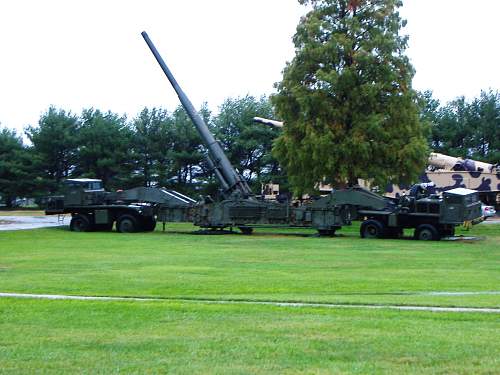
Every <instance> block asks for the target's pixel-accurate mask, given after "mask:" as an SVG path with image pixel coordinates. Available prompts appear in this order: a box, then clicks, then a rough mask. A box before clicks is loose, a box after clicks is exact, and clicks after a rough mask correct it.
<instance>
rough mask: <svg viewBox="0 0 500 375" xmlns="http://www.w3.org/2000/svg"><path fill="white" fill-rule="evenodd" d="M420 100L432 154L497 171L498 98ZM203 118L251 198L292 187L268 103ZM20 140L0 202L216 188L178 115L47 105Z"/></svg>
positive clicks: (4, 172) (2, 164)
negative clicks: (74, 187)
mask: <svg viewBox="0 0 500 375" xmlns="http://www.w3.org/2000/svg"><path fill="white" fill-rule="evenodd" d="M419 102H420V117H421V119H422V122H424V123H427V124H429V127H428V128H429V131H428V144H429V148H430V149H432V150H434V151H436V152H442V153H445V154H448V155H452V156H460V157H468V158H472V159H476V160H482V161H486V162H490V163H500V94H499V93H498V92H493V91H484V92H482V93H481V95H480V96H479V97H477V98H474V99H472V100H470V101H467V100H466V99H465V98H464V97H459V98H457V99H455V100H452V101H450V102H448V103H446V104H445V105H441V104H440V103H439V101H438V100H436V99H435V98H433V97H432V93H431V92H425V93H422V94H420V101H419ZM199 113H200V114H201V116H202V117H203V118H204V120H205V122H206V123H207V125H208V126H209V127H210V130H211V131H212V132H213V133H214V134H215V135H216V138H217V139H218V140H219V141H220V143H221V145H222V147H223V148H224V150H225V152H226V153H227V155H228V157H229V159H230V161H231V163H232V164H233V165H234V166H235V167H236V168H237V169H238V170H239V171H240V173H242V175H243V176H244V177H245V178H246V179H247V180H248V181H249V182H250V184H251V185H253V188H254V191H259V190H260V184H261V183H263V182H264V183H265V182H270V181H274V182H276V183H280V185H281V187H282V189H286V188H287V187H288V181H287V177H286V173H285V171H284V170H283V168H282V167H280V164H279V163H278V160H277V159H276V158H275V157H274V156H273V153H272V147H273V141H274V140H275V139H276V138H277V137H278V136H279V135H280V132H281V131H280V130H279V129H273V128H270V127H267V126H264V125H261V124H256V123H254V122H253V121H252V119H253V117H254V116H260V117H266V118H274V116H275V115H274V110H273V106H272V105H271V103H270V100H269V98H267V97H261V98H255V97H252V96H246V97H242V98H229V99H227V100H225V101H224V103H223V104H222V105H221V106H220V108H219V112H218V114H216V115H213V114H212V113H211V111H210V110H209V109H208V107H207V106H206V105H203V106H202V108H201V109H200V110H199ZM24 134H25V136H26V138H27V139H28V140H29V142H24V141H23V137H22V134H18V133H17V132H16V131H14V130H11V129H9V128H7V127H4V126H2V127H1V128H0V195H1V196H2V199H3V203H4V204H6V205H7V206H9V205H11V204H12V203H13V201H14V199H15V198H16V197H41V196H45V195H48V194H54V193H57V192H58V189H59V188H60V186H61V181H62V180H64V179H66V178H72V177H73V178H75V177H89V178H100V179H102V180H103V181H104V184H105V186H106V187H107V189H109V190H112V189H126V188H130V187H133V186H158V187H167V188H172V189H176V190H178V191H181V192H184V193H186V194H190V195H196V194H212V195H215V194H216V192H217V189H218V182H217V181H216V180H215V178H214V175H213V173H212V171H211V170H210V167H209V166H208V164H207V163H206V161H205V159H204V156H205V153H206V151H205V147H204V146H203V142H202V140H201V139H200V137H199V135H198V133H197V131H196V129H195V127H194V125H193V124H192V123H191V120H190V119H189V117H188V116H187V114H186V112H185V111H184V109H183V108H182V107H178V108H176V109H175V110H174V111H168V110H166V109H163V108H144V109H143V110H142V111H141V112H140V113H139V114H137V116H135V117H134V118H132V119H127V118H126V117H125V116H121V115H118V114H116V113H113V112H111V111H108V112H103V111H101V110H98V109H93V108H90V109H85V110H83V111H82V113H81V114H79V115H76V114H74V113H71V112H68V111H65V110H64V109H59V108H55V107H50V108H49V109H48V110H47V111H46V112H45V113H44V114H43V115H42V116H41V117H40V120H39V122H38V124H37V125H31V126H27V127H26V128H25V129H24ZM380 147H382V146H380ZM387 152H394V150H387ZM392 167H393V166H391V165H387V168H388V169H390V168H392Z"/></svg>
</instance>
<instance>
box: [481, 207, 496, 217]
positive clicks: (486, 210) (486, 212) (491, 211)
mask: <svg viewBox="0 0 500 375" xmlns="http://www.w3.org/2000/svg"><path fill="white" fill-rule="evenodd" d="M481 213H482V215H483V216H484V218H485V219H486V218H488V217H492V216H495V214H496V213H497V212H496V211H495V207H493V206H485V205H484V204H483V205H482V206H481Z"/></svg>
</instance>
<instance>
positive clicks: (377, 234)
mask: <svg viewBox="0 0 500 375" xmlns="http://www.w3.org/2000/svg"><path fill="white" fill-rule="evenodd" d="M359 232H360V235H361V238H382V237H384V224H382V223H381V222H380V221H378V220H366V221H363V223H362V224H361V228H360V229H359Z"/></svg>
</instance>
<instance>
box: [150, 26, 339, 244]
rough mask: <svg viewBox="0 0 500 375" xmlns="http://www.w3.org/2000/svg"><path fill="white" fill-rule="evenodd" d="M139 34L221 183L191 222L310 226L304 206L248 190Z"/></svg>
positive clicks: (329, 226)
mask: <svg viewBox="0 0 500 375" xmlns="http://www.w3.org/2000/svg"><path fill="white" fill-rule="evenodd" d="M141 35H142V37H143V38H144V40H145V42H146V43H147V45H148V47H149V49H150V50H151V52H152V53H153V55H154V57H155V59H156V61H157V62H158V64H159V65H160V67H161V69H162V71H163V73H164V74H165V75H166V77H167V79H168V80H169V82H170V84H171V85H172V87H173V89H174V90H175V92H176V93H177V96H178V97H179V100H180V102H181V104H182V106H183V107H184V109H185V111H186V112H187V114H188V116H189V117H190V119H191V121H192V122H193V123H194V125H195V127H196V129H197V130H198V133H199V134H200V136H201V138H202V140H203V142H204V144H205V146H206V148H207V156H206V159H207V162H208V164H209V166H210V168H211V169H212V170H213V172H214V174H215V176H216V177H217V179H218V180H219V183H220V185H221V193H222V194H221V195H222V199H217V200H213V199H212V198H211V197H207V198H205V199H204V200H203V201H200V202H198V203H197V204H196V206H195V207H194V213H193V219H194V220H193V221H194V224H195V225H197V226H199V227H201V228H208V229H210V230H217V229H224V228H227V227H230V228H232V227H237V228H239V229H240V230H241V231H242V232H243V233H245V234H250V233H252V228H251V227H250V226H249V225H250V224H253V225H256V224H257V225H259V224H260V225H262V224H283V225H290V224H292V225H298V226H310V225H311V217H310V215H309V216H308V215H306V210H305V208H303V207H291V206H290V205H288V204H280V203H276V202H268V201H264V200H261V199H258V198H257V197H256V196H255V195H254V194H253V193H252V191H251V190H250V188H249V186H248V184H247V182H246V181H245V179H244V178H243V177H242V176H241V175H240V174H239V173H238V172H237V171H236V170H235V169H234V168H233V166H232V165H231V163H230V161H229V159H228V158H227V156H226V155H225V153H224V151H223V149H222V147H221V145H220V144H219V142H218V141H217V140H216V139H215V138H214V136H213V135H212V133H211V132H210V130H209V129H208V127H207V125H206V124H205V122H204V121H203V119H202V118H201V116H200V115H199V114H198V113H197V112H196V110H195V109H194V106H193V105H192V103H191V101H190V100H189V99H188V97H187V96H186V94H185V93H184V91H183V90H182V89H181V88H180V86H179V84H178V83H177V81H176V79H175V78H174V76H173V74H172V73H171V71H170V69H169V68H168V67H167V65H166V63H165V61H164V60H163V58H162V57H161V56H160V54H159V52H158V50H157V49H156V47H155V46H154V44H153V42H152V41H151V39H150V38H149V36H148V35H147V33H146V32H142V34H141ZM338 224H340V223H333V222H332V223H328V224H325V225H323V226H322V227H321V230H323V229H325V230H331V229H333V226H335V227H337V226H338ZM323 227H325V228H323Z"/></svg>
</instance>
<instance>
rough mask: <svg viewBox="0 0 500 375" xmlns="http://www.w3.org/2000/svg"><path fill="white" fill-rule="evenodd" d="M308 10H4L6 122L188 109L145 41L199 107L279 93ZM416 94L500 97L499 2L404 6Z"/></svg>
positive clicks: (177, 4) (100, 2)
mask: <svg viewBox="0 0 500 375" xmlns="http://www.w3.org/2000/svg"><path fill="white" fill-rule="evenodd" d="M304 12H305V9H304V8H303V7H302V6H300V5H299V4H298V2H297V1H296V0H212V1H206V0H182V1H180V0H177V1H175V0H157V1H153V0H142V1H129V0H106V1H104V0H72V1H68V0H43V1H40V0H38V1H37V0H15V1H14V0H5V1H1V2H0V122H1V123H2V125H4V126H7V127H10V128H17V129H19V130H21V129H22V128H23V127H24V126H26V125H28V124H32V125H34V124H36V123H37V121H38V119H39V117H40V114H41V113H43V112H45V111H46V110H47V108H48V107H49V106H50V105H54V106H56V107H59V108H64V109H67V110H71V111H73V112H76V113H79V112H80V111H81V109H82V108H88V107H95V108H99V109H102V110H108V109H109V110H112V111H114V112H118V113H120V114H123V113H126V114H127V115H128V116H129V117H133V116H135V115H136V114H137V113H138V112H139V111H140V109H142V108H143V107H144V106H149V107H152V106H162V107H165V108H167V109H169V110H173V109H174V108H175V107H176V106H177V105H178V104H179V103H178V100H177V97H176V96H175V94H174V93H173V90H172V89H171V87H170V85H169V84H168V81H167V80H166V78H165V77H164V76H163V73H162V72H161V70H160V68H159V67H158V65H157V63H156V62H155V61H154V59H153V57H152V55H151V53H150V52H149V50H148V49H147V46H146V44H145V43H144V41H143V39H142V37H141V36H140V32H141V31H143V30H146V31H147V32H148V34H149V36H150V37H151V39H152V40H153V42H155V44H156V46H157V48H158V49H159V51H160V53H161V54H162V55H163V58H164V59H165V60H166V62H167V64H168V65H169V67H170V69H171V70H172V72H173V73H174V75H175V76H176V78H177V80H178V81H179V83H180V85H181V87H182V88H183V89H184V91H185V92H186V93H187V95H188V96H189V97H190V99H191V101H192V102H193V104H194V105H195V107H197V108H199V107H200V105H201V104H202V103H203V102H205V101H206V102H208V105H209V107H210V108H211V109H212V110H213V111H215V112H216V111H217V107H218V106H219V105H220V104H221V102H222V101H223V100H224V99H225V98H228V97H236V96H244V95H246V94H251V95H257V96H260V95H262V94H270V93H272V92H273V83H274V82H276V81H279V80H280V79H281V71H282V69H283V67H284V66H285V62H286V61H289V60H291V59H292V58H293V55H294V50H293V44H292V41H291V38H292V36H293V34H294V32H295V28H296V26H297V23H298V22H299V19H300V16H301V15H302V14H304ZM401 12H402V14H403V16H404V17H405V18H406V19H407V20H408V26H407V28H406V29H405V30H404V32H405V33H407V34H409V35H410V48H409V49H408V55H409V56H410V58H411V60H412V63H413V65H414V67H415V68H416V70H417V74H416V76H415V79H414V87H415V88H416V89H419V90H425V89H431V90H433V91H434V94H435V96H436V97H437V98H439V99H440V100H441V101H447V100H450V99H453V98H455V97H456V96H459V95H465V96H467V97H469V98H471V97H474V96H477V95H478V94H479V92H480V90H481V89H488V88H493V89H495V90H496V89H499V88H500V74H498V65H499V62H500V61H499V57H500V52H499V48H498V45H499V43H498V35H499V34H498V15H499V14H500V1H498V0H478V1H475V2H471V1H470V0H405V1H404V7H403V8H402V9H401Z"/></svg>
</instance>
